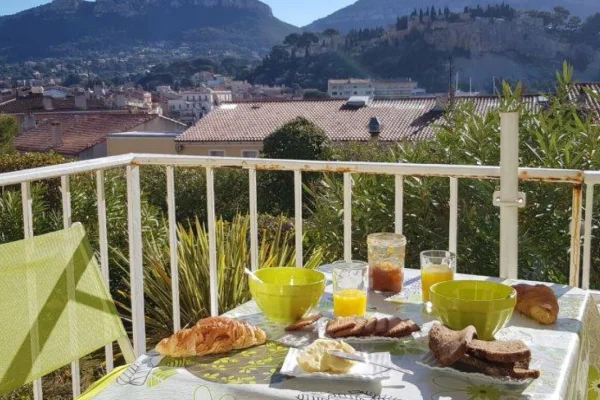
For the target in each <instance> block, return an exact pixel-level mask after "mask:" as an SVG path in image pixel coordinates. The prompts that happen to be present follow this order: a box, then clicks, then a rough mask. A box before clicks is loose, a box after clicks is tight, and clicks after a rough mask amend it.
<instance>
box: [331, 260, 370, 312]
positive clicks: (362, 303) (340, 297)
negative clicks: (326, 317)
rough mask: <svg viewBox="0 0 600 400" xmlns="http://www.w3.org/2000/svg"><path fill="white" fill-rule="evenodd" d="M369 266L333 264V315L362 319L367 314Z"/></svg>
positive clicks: (352, 262) (345, 262) (363, 264)
mask: <svg viewBox="0 0 600 400" xmlns="http://www.w3.org/2000/svg"><path fill="white" fill-rule="evenodd" d="M368 290H369V266H368V264H367V263H365V262H362V261H336V262H334V263H333V314H334V315H335V316H336V317H352V316H357V317H363V316H364V315H365V314H366V312H367V292H368Z"/></svg>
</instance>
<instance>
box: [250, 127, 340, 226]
mask: <svg viewBox="0 0 600 400" xmlns="http://www.w3.org/2000/svg"><path fill="white" fill-rule="evenodd" d="M330 148H331V147H330V141H329V139H328V138H327V135H326V134H325V131H324V130H323V129H322V128H320V127H319V126H317V125H315V124H314V123H312V122H310V121H309V120H307V119H306V118H304V117H297V118H296V119H294V120H292V121H290V122H288V123H287V124H285V125H283V126H282V127H281V128H279V129H278V130H276V131H275V132H273V133H271V134H270V135H269V136H267V137H266V138H265V139H264V141H263V152H262V156H263V157H264V158H272V159H284V160H327V159H328V158H329V156H330ZM311 179H314V175H313V176H309V175H307V174H304V177H303V182H304V183H305V184H307V183H309V182H311ZM259 187H260V193H261V202H260V204H259V206H260V207H261V212H267V213H272V214H279V213H285V214H288V215H291V214H293V212H294V181H293V177H292V174H291V173H290V172H283V173H282V172H267V173H264V174H261V175H260V180H259Z"/></svg>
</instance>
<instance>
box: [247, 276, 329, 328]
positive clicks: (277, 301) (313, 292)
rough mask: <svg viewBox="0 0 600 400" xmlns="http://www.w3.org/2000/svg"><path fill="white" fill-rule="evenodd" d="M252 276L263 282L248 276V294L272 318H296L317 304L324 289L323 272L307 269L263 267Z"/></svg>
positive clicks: (275, 319) (279, 320)
mask: <svg viewBox="0 0 600 400" xmlns="http://www.w3.org/2000/svg"><path fill="white" fill-rule="evenodd" d="M256 276H258V277H259V278H260V279H261V280H262V281H263V283H260V282H257V281H256V280H255V279H252V278H249V279H248V283H249V285H250V293H252V298H253V299H254V301H256V304H258V307H260V309H261V310H262V311H263V313H264V314H265V315H266V316H267V318H269V319H270V320H273V321H275V322H281V323H288V324H289V323H292V322H296V321H297V320H299V319H300V318H302V317H304V316H305V315H306V314H307V313H308V312H309V311H310V310H311V309H313V308H314V307H315V306H316V305H317V304H319V301H320V300H321V296H322V295H323V292H324V291H325V275H324V274H323V273H322V272H319V271H313V270H311V269H305V268H264V269H261V270H258V271H256Z"/></svg>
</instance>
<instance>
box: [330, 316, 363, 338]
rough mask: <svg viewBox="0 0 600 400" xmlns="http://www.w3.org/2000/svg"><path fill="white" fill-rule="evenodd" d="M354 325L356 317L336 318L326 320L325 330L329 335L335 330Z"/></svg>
mask: <svg viewBox="0 0 600 400" xmlns="http://www.w3.org/2000/svg"><path fill="white" fill-rule="evenodd" d="M354 326H356V318H354V317H346V318H336V319H333V320H330V321H329V322H327V327H326V328H325V331H326V332H327V334H328V335H329V336H332V335H333V334H334V333H336V332H339V331H343V330H346V329H350V328H353V327H354Z"/></svg>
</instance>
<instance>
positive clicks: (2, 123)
mask: <svg viewBox="0 0 600 400" xmlns="http://www.w3.org/2000/svg"><path fill="white" fill-rule="evenodd" d="M18 132H19V123H18V121H17V119H16V118H14V117H12V116H9V115H0V155H2V154H10V153H14V152H15V146H14V139H15V136H17V133H18Z"/></svg>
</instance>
